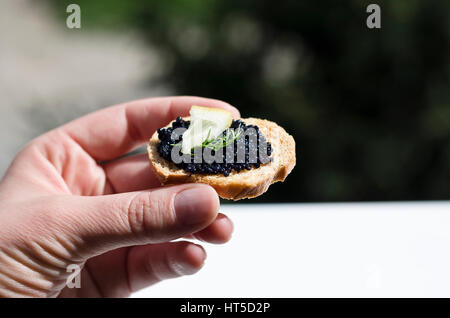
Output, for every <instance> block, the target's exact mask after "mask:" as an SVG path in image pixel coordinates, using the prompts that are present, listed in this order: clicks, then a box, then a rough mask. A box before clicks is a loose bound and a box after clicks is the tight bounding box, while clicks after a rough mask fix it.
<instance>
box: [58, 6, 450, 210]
mask: <svg viewBox="0 0 450 318" xmlns="http://www.w3.org/2000/svg"><path fill="white" fill-rule="evenodd" d="M371 2H373V1H358V0H353V1H350V0H347V1H335V0H322V1H300V0H290V1H289V0H280V1H269V0H267V1H263V0H239V1H230V0H222V1H213V0H204V1H200V0H191V1H189V0H185V1H181V0H170V1H124V0H114V1H112V0H109V1H98V0H96V1H92V0H78V1H76V3H78V4H79V5H80V6H81V9H82V29H81V30H79V31H76V32H83V33H84V32H98V30H104V31H105V32H117V31H123V30H131V29H132V30H135V31H136V32H137V33H138V34H140V35H141V36H142V39H143V41H144V42H145V44H146V45H149V47H152V50H156V51H157V52H158V56H159V57H160V60H159V62H158V63H159V64H160V65H161V67H162V68H163V69H164V71H163V72H160V74H159V75H158V76H156V77H155V76H153V75H154V74H153V75H152V76H150V74H149V77H148V85H155V82H157V83H164V84H167V85H170V87H172V88H173V91H174V93H176V94H188V95H200V96H206V97H213V98H218V99H223V100H225V101H227V102H229V103H231V104H233V105H235V106H237V107H238V108H239V109H240V110H241V114H242V116H243V117H248V116H254V117H262V118H268V119H270V120H273V121H276V122H278V123H279V124H280V125H282V126H284V127H285V128H286V130H287V131H288V132H289V133H290V134H292V135H293V136H294V138H295V140H296V142H297V166H296V168H295V169H294V171H293V172H292V174H291V175H290V176H289V177H288V179H287V180H286V182H285V183H284V184H275V185H274V186H272V187H271V189H270V191H268V192H267V193H266V194H265V195H263V196H261V197H259V198H258V199H256V201H276V202H286V201H321V202H323V201H356V200H423V199H427V200H428V199H449V198H450V138H449V137H450V135H449V134H450V86H449V84H450V82H449V80H450V1H445V0H442V1H438V0H422V1H419V0H395V1H376V3H377V4H379V5H380V6H381V9H382V19H381V25H382V28H381V29H379V30H375V29H374V30H370V29H368V28H367V27H366V18H367V16H368V13H366V7H367V5H368V4H369V3H371ZM50 3H51V6H52V10H53V12H54V14H55V15H57V16H58V17H59V19H61V20H65V19H66V17H67V13H66V12H65V8H66V6H67V5H68V4H70V3H73V1H72V0H67V1H66V0H64V1H61V0H53V1H50ZM252 202H255V201H254V200H252Z"/></svg>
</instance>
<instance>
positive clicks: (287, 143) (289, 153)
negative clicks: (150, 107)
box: [147, 117, 296, 201]
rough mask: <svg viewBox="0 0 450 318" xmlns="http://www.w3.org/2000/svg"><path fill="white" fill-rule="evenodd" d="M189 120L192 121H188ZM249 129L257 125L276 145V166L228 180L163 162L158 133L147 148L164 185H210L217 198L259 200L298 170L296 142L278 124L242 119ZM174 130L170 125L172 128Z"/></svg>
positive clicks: (274, 163)
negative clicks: (187, 170) (270, 188)
mask: <svg viewBox="0 0 450 318" xmlns="http://www.w3.org/2000/svg"><path fill="white" fill-rule="evenodd" d="M185 119H186V120H188V119H189V117H187V118H185ZM241 120H242V121H244V122H245V123H246V124H247V125H257V126H258V127H259V129H260V130H261V131H262V132H263V134H264V136H265V137H266V139H267V141H269V142H270V143H271V144H272V156H271V157H272V158H273V160H272V162H270V163H268V164H265V165H261V166H260V167H259V168H252V169H251V170H242V171H240V172H236V171H234V170H233V171H232V172H231V173H230V175H229V176H228V177H225V176H223V175H222V174H217V175H216V174H210V175H208V174H195V173H194V174H192V173H188V172H186V171H184V170H183V169H180V168H178V167H177V166H175V165H174V164H173V163H172V162H169V161H167V160H165V159H164V158H162V157H161V156H160V155H159V153H158V150H157V145H158V143H159V138H158V133H157V132H155V133H154V134H153V136H152V137H151V139H150V142H149V144H148V146H147V151H148V156H149V159H150V163H151V166H152V168H153V170H154V171H155V174H156V176H157V177H158V179H159V181H160V182H161V184H163V185H164V184H179V183H188V182H193V183H206V184H209V185H210V186H212V187H213V188H214V189H215V190H216V192H217V194H218V195H219V196H220V197H222V198H224V199H230V200H235V201H236V200H240V199H245V198H253V197H257V196H259V195H261V194H263V193H264V192H266V191H267V189H268V188H269V186H270V185H271V184H272V183H275V182H277V181H284V179H285V178H286V177H287V175H288V174H289V173H290V172H291V171H292V169H293V168H294V166H295V162H296V159H295V141H294V138H293V137H292V136H291V135H289V134H288V133H287V132H286V131H285V130H284V129H283V128H282V127H280V126H278V125H277V124H275V123H274V122H271V121H268V120H264V119H258V118H241ZM169 126H170V124H169Z"/></svg>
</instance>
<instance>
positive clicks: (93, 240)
mask: <svg viewBox="0 0 450 318" xmlns="http://www.w3.org/2000/svg"><path fill="white" fill-rule="evenodd" d="M73 198H74V201H75V202H74V204H73V205H72V208H71V209H70V210H71V211H70V215H71V219H70V221H69V223H71V224H70V226H69V227H67V228H68V229H69V231H70V232H71V233H70V234H71V236H75V237H76V238H78V240H79V242H82V245H83V246H82V250H84V251H86V252H87V253H88V255H87V256H94V255H97V254H100V253H103V252H105V251H107V250H111V249H114V248H118V247H123V246H130V245H137V244H148V243H160V242H167V241H170V240H173V239H176V238H179V237H182V236H185V235H189V234H191V233H194V232H197V231H199V230H201V229H203V228H205V227H207V226H208V225H209V224H211V223H212V222H213V221H214V219H215V218H216V216H217V212H218V209H219V204H220V203H219V198H218V196H217V193H216V192H215V190H214V189H213V188H211V187H210V186H207V185H203V184H185V185H179V186H171V187H161V188H158V189H153V190H150V191H140V192H131V193H121V194H113V195H105V196H96V197H77V198H76V199H75V197H73ZM66 220H67V219H66Z"/></svg>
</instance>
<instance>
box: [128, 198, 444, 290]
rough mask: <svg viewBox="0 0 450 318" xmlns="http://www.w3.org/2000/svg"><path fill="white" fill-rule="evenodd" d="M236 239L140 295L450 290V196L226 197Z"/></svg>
mask: <svg viewBox="0 0 450 318" xmlns="http://www.w3.org/2000/svg"><path fill="white" fill-rule="evenodd" d="M222 211H223V212H225V213H226V214H228V215H229V216H230V217H231V219H232V220H233V221H234V225H235V231H234V235H233V238H232V240H231V241H230V243H228V244H225V245H211V244H205V245H204V246H205V248H206V250H207V252H208V258H207V260H206V263H205V266H204V268H203V269H202V270H201V271H200V272H198V273H197V274H195V275H193V276H188V277H182V278H177V279H172V280H167V281H164V282H162V283H159V284H157V285H154V286H152V287H149V288H147V289H145V290H143V291H140V292H138V293H136V294H135V295H134V297H368V296H373V297H392V296H395V297H397V296H401V297H420V296H422V297H431V296H435V297H441V296H445V297H450V202H428V203H424V202H418V203H413V202H407V203H405V202H400V203H351V204H286V205H283V204H280V205H267V204H266V205H243V204H241V205H239V204H236V205H224V206H223V207H222Z"/></svg>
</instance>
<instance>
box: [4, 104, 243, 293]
mask: <svg viewBox="0 0 450 318" xmlns="http://www.w3.org/2000/svg"><path fill="white" fill-rule="evenodd" d="M191 105H203V106H210V107H220V108H224V109H227V110H229V111H231V112H232V113H233V115H234V116H236V117H239V113H238V111H237V110H236V109H235V108H234V107H232V106H230V105H228V104H226V103H224V102H221V101H217V100H211V99H205V98H198V97H168V98H154V99H147V100H140V101H134V102H130V103H126V104H122V105H118V106H113V107H109V108H106V109H103V110H100V111H98V112H95V113H92V114H89V115H87V116H85V117H82V118H79V119H77V120H75V121H73V122H70V123H68V124H66V125H64V126H61V127H59V128H56V129H54V130H52V131H50V132H48V133H46V134H44V135H42V136H39V137H38V138H36V139H35V140H33V141H31V142H30V143H29V144H28V145H27V146H26V147H25V148H24V149H23V150H22V151H21V152H20V153H19V154H18V155H17V157H16V158H15V159H14V161H13V162H12V164H11V166H10V167H9V169H8V171H7V172H6V174H5V176H4V178H3V180H2V181H1V183H0V296H4V297H5V296H10V297H56V296H60V297H101V296H105V297H123V296H128V295H129V294H130V293H131V292H134V291H136V290H139V289H141V288H143V287H146V286H149V285H151V284H154V283H156V282H158V281H161V280H164V279H167V278H171V277H177V276H181V275H186V274H193V273H195V272H196V271H197V270H199V269H200V268H201V266H202V264H203V261H204V259H205V257H206V254H205V251H204V249H203V248H202V247H201V246H199V245H196V244H193V243H191V242H188V241H176V242H170V241H172V240H174V239H177V238H182V237H187V238H196V239H199V240H201V241H206V242H211V243H224V242H226V241H228V240H229V238H230V236H231V232H232V223H231V221H230V220H229V219H228V218H227V217H226V216H225V215H223V214H220V213H218V208H219V199H218V196H217V194H216V192H215V191H214V189H212V188H211V187H209V186H207V185H201V184H184V185H178V186H170V187H160V184H159V182H158V180H157V179H156V176H155V175H154V174H153V172H152V170H151V169H150V166H149V164H148V159H147V155H146V154H142V155H135V156H131V157H126V158H123V159H119V160H113V161H110V160H111V159H114V158H117V157H120V156H122V155H124V154H126V153H127V152H129V151H130V150H132V149H134V148H136V147H137V146H139V145H141V144H143V143H145V142H146V141H147V140H148V139H149V138H150V136H151V135H152V134H153V132H154V131H155V130H156V129H157V128H159V127H162V126H165V125H166V124H168V123H169V122H170V121H171V120H172V119H174V118H175V117H177V116H186V115H188V113H189V109H190V107H191ZM105 161H106V163H104V164H101V163H99V162H105ZM71 264H75V265H78V266H80V268H81V269H82V270H81V286H80V288H72V289H70V288H68V287H67V286H66V281H67V278H68V277H69V275H70V274H71V272H67V267H68V266H69V265H71Z"/></svg>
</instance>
